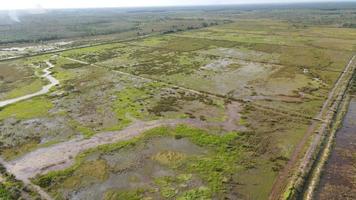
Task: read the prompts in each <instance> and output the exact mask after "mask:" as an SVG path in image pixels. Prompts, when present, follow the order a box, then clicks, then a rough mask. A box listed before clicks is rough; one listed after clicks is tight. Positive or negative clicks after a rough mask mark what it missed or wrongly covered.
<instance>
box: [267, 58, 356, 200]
mask: <svg viewBox="0 0 356 200" xmlns="http://www.w3.org/2000/svg"><path fill="white" fill-rule="evenodd" d="M355 57H356V55H354V56H353V57H352V58H351V59H350V61H349V63H348V65H347V66H346V67H345V70H344V72H342V74H341V75H340V77H339V79H338V80H337V81H336V83H335V85H334V87H333V89H332V90H331V92H330V93H329V96H328V99H327V100H326V101H325V102H324V105H323V108H322V109H321V110H320V112H319V114H318V117H317V118H319V119H322V118H323V120H322V123H321V124H316V122H313V124H312V125H311V126H310V127H309V129H308V131H307V133H306V134H305V136H304V138H303V140H302V141H301V143H300V144H299V145H298V147H297V148H296V150H295V152H294V153H293V154H294V155H293V156H292V159H291V160H290V161H289V163H288V164H287V165H286V167H285V168H284V169H283V170H282V172H281V173H280V174H279V176H278V178H277V179H276V181H275V183H274V186H273V188H272V191H271V193H270V196H269V199H272V200H275V199H287V200H294V199H298V198H300V197H301V196H302V195H303V189H304V187H305V184H306V180H307V179H308V177H309V175H310V174H311V172H312V169H313V166H314V163H315V161H316V159H317V157H318V155H319V154H320V152H321V151H322V145H323V142H324V141H325V138H326V137H327V136H328V135H329V134H330V130H331V129H332V125H333V121H334V120H335V118H336V116H337V113H338V110H339V109H340V105H341V104H342V102H343V100H344V98H345V96H346V92H347V89H348V86H349V84H350V82H351V80H352V75H353V73H354V71H355V68H356V64H355V63H354V60H355ZM316 128H317V129H316ZM314 132H315V135H314V136H313V137H312V139H311V142H310V145H309V146H308V149H307V150H306V151H305V154H304V156H303V157H302V158H301V159H298V158H299V157H300V156H301V155H300V153H301V152H304V151H303V148H305V145H306V143H307V141H308V139H309V138H310V136H312V133H314ZM297 163H299V164H297ZM295 165H297V166H298V167H297V168H294V167H295ZM293 169H295V171H294V172H293V173H292V176H290V174H291V172H292V170H293ZM288 179H289V181H288Z"/></svg>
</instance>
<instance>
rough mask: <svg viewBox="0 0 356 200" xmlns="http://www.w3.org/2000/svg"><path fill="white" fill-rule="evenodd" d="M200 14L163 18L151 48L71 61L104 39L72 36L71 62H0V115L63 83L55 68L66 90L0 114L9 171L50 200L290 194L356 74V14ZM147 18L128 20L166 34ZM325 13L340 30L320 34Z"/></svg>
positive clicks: (117, 42)
mask: <svg viewBox="0 0 356 200" xmlns="http://www.w3.org/2000/svg"><path fill="white" fill-rule="evenodd" d="M194 9H197V8H194ZM194 9H193V8H192V10H188V11H187V10H184V11H182V10H173V11H170V12H169V13H168V14H167V13H166V15H168V16H169V17H167V20H166V21H164V23H168V24H169V26H168V25H167V26H164V27H169V28H167V30H166V29H165V30H162V31H158V32H156V31H154V30H151V31H150V33H147V34H142V35H144V36H143V37H141V36H142V35H140V36H138V34H137V33H136V35H135V34H134V35H129V36H125V37H124V36H122V38H124V39H122V38H121V37H118V36H117V35H115V34H116V33H115V34H113V35H112V34H109V35H106V36H105V38H100V39H98V40H100V43H102V44H97V45H93V46H85V47H81V48H75V47H76V46H75V44H78V45H79V43H81V44H83V43H84V44H88V43H86V42H83V41H85V40H87V41H91V42H90V44H94V42H93V40H92V39H88V38H92V37H102V35H101V34H98V35H100V36H96V35H91V36H90V35H85V34H84V35H81V36H85V39H78V38H75V37H76V36H77V35H76V34H77V32H76V31H74V32H70V33H71V34H73V35H71V36H68V37H69V39H70V40H73V41H74V44H72V45H73V46H71V47H70V48H68V49H67V50H66V48H64V49H63V51H60V52H53V53H48V54H43V55H36V56H29V57H23V58H19V59H14V60H7V61H2V62H0V83H1V85H0V105H1V102H5V101H9V100H11V99H16V98H19V97H23V96H26V95H31V94H34V93H36V92H38V91H40V90H41V89H42V88H43V87H44V86H46V85H47V86H48V85H49V84H51V83H53V82H52V81H49V80H48V78H46V77H44V74H43V73H44V72H46V70H45V69H47V72H49V73H50V76H51V77H53V78H54V79H55V80H58V83H57V82H56V84H54V85H53V87H51V88H50V89H49V90H48V91H46V92H45V93H44V94H43V95H40V96H34V97H33V98H29V99H27V100H23V101H20V102H16V103H12V104H9V105H6V106H3V107H1V108H0V141H1V142H0V155H1V158H2V161H1V164H2V165H4V167H5V168H6V169H7V171H8V172H9V173H12V174H14V175H15V176H16V178H17V179H19V180H21V181H23V182H24V183H26V184H28V185H30V186H32V187H33V186H35V190H37V191H38V192H39V193H40V194H42V196H43V197H44V198H53V199H180V200H183V199H184V200H188V199H268V198H269V197H271V195H272V197H275V196H273V195H276V196H277V197H278V196H280V195H282V193H283V190H284V189H285V188H286V184H287V183H288V181H289V179H290V178H291V176H292V174H293V170H295V168H296V166H297V165H298V164H299V161H300V158H302V156H303V155H304V153H305V152H306V151H307V147H308V145H309V144H310V141H312V139H313V138H314V137H315V135H316V134H313V133H314V132H315V131H317V128H319V127H320V126H322V125H323V120H325V115H326V114H325V113H328V112H329V110H328V109H329V108H330V107H331V106H330V105H331V103H332V102H334V100H335V98H336V97H335V96H337V94H339V93H338V92H339V91H341V89H340V87H341V86H343V85H344V84H345V81H346V79H344V78H343V77H344V76H345V75H342V74H346V73H347V74H349V73H351V71H350V70H351V69H353V67H354V65H355V64H356V62H355V60H351V59H352V58H353V56H354V55H355V51H356V29H354V28H351V27H347V26H346V25H347V23H349V19H352V17H354V14H352V12H350V10H349V9H347V8H338V9H336V10H331V11H330V10H324V9H317V8H313V9H314V11H315V12H311V11H308V10H305V9H304V8H299V9H297V10H296V11H294V12H292V15H291V16H289V15H288V16H286V15H285V13H284V12H286V10H284V9H281V10H280V11H278V12H277V11H275V10H268V9H267V10H264V8H260V9H257V10H252V11H251V10H249V9H247V8H246V9H245V10H244V9H237V8H236V9H233V8H231V9H227V8H225V9H223V10H220V11H214V9H212V8H209V9H207V10H206V11H205V12H204V13H205V15H204V19H199V18H198V17H197V16H199V13H201V12H202V11H201V10H195V11H194ZM216 9H222V8H220V7H218V8H216ZM286 9H287V8H286ZM111 12H112V13H114V14H112V16H111V17H113V16H117V15H118V14H117V13H116V12H114V11H111ZM117 12H118V11H117ZM150 12H153V11H150ZM150 12H148V11H147V13H145V14H143V13H140V14H139V15H138V16H136V15H134V14H125V15H123V16H126V17H127V16H136V17H139V16H140V17H142V16H145V15H149V16H150V17H152V16H154V17H152V18H149V17H147V19H155V20H153V21H151V23H152V24H156V23H157V21H159V20H158V19H156V17H157V16H158V14H156V13H155V12H156V11H155V12H153V13H154V14H152V15H150V14H148V13H150ZM157 12H158V11H157ZM161 12H162V11H161ZM325 12H332V13H335V14H334V15H337V16H340V15H341V14H342V16H343V18H336V17H335V18H333V17H332V18H323V17H321V20H319V21H317V22H316V21H314V20H315V18H314V17H315V16H323V14H325ZM187 13H191V15H190V16H191V18H194V19H195V20H193V21H189V20H182V19H181V17H182V16H184V15H187ZM192 13H193V14H192ZM213 13H215V14H213ZM216 13H219V14H216ZM52 14H53V13H52ZM55 14H58V13H54V14H53V15H55ZM120 16H121V15H120ZM172 16H176V18H172ZM292 16H293V17H292ZM296 16H304V17H305V18H303V17H300V18H298V17H296ZM332 16H333V15H332ZM130 19H131V18H130ZM133 19H135V20H133ZM140 19H141V18H140ZM296 19H299V20H296ZM48 20H50V18H49V19H48ZM88 20H89V19H88ZM90 20H91V19H90ZM107 20H108V19H107ZM111 20H112V18H110V20H109V21H110V24H112V23H117V22H111ZM132 20H133V21H134V22H135V23H136V22H137V20H138V19H137V18H135V17H132ZM170 20H173V21H174V23H173V22H172V21H170ZM186 21H189V23H187V22H186ZM204 22H206V23H207V24H205V23H204ZM208 22H209V23H208ZM98 23H99V22H98ZM105 23H109V22H105ZM125 23H127V24H125ZM125 23H124V24H120V26H121V25H122V26H131V24H130V23H132V21H130V23H129V22H126V21H125ZM145 23H148V22H145ZM145 23H142V24H141V25H140V26H143V27H146V25H147V24H146V25H145ZM162 23H163V22H162ZM175 23H179V24H184V25H180V26H182V27H186V28H182V29H181V30H176V29H173V31H172V26H174V27H176V25H175ZM191 23H195V24H196V25H197V26H194V28H189V29H188V28H187V27H191V26H193V25H192V24H191ZM198 24H199V26H198ZM17 26H18V27H19V28H21V25H20V24H19V25H17ZM83 26H84V25H83ZM118 26H119V25H118ZM147 26H148V27H151V25H147ZM152 26H153V25H152ZM63 27H64V28H66V27H67V26H63ZM63 27H62V28H63ZM112 27H116V25H115V24H112ZM135 27H136V26H135ZM136 28H137V27H136ZM142 29H144V28H142ZM155 29H156V28H155ZM0 31H1V30H0ZM135 31H136V29H135ZM152 32H154V33H152ZM23 37H28V36H23ZM115 38H116V39H115ZM128 38H130V39H129V40H128ZM78 41H80V42H78ZM103 41H107V42H103ZM75 42H78V43H75ZM7 45H8V44H7ZM72 47H74V48H72ZM18 55H21V56H23V55H22V54H18ZM18 55H17V56H18ZM350 60H351V61H350ZM52 64H53V66H54V67H53V68H48V67H49V66H51V65H52ZM343 72H345V73H343ZM1 180H2V178H1V176H0V181H1ZM1 182H3V183H1V184H0V195H2V188H4V187H8V186H9V183H8V184H7V182H6V181H1ZM3 193H4V196H5V195H8V196H11V195H14V194H13V193H9V194H7V193H6V192H3ZM23 193H25V192H23ZM23 195H24V194H23ZM27 195H29V196H31V195H32V196H34V195H33V194H27ZM0 197H1V196H0ZM12 197H13V196H12ZM9 199H11V198H10V197H9ZM15 199H16V198H15Z"/></svg>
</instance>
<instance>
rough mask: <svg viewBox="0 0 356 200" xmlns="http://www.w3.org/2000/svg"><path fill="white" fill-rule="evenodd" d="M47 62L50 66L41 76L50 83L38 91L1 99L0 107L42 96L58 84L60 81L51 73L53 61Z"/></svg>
mask: <svg viewBox="0 0 356 200" xmlns="http://www.w3.org/2000/svg"><path fill="white" fill-rule="evenodd" d="M46 64H47V65H48V67H47V68H45V69H44V70H43V73H44V75H42V76H41V77H44V78H46V79H47V80H48V81H49V82H50V84H48V85H45V86H43V87H42V89H41V90H40V91H38V92H35V93H32V94H28V95H24V96H21V97H17V98H13V99H8V100H4V101H0V108H1V107H4V106H7V105H10V104H14V103H17V102H19V101H23V100H26V99H31V98H33V97H36V96H40V95H44V94H46V93H48V92H49V90H50V89H51V88H52V87H54V86H56V85H58V84H59V81H58V80H57V79H56V78H54V77H53V76H52V75H51V71H50V69H51V68H53V67H54V65H52V63H50V62H48V61H47V62H46Z"/></svg>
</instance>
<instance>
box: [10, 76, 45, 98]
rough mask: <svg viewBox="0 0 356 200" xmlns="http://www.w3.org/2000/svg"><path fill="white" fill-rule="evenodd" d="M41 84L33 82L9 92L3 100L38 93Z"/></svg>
mask: <svg viewBox="0 0 356 200" xmlns="http://www.w3.org/2000/svg"><path fill="white" fill-rule="evenodd" d="M42 86H43V83H42V81H41V80H35V81H34V82H32V83H31V84H29V85H24V86H23V87H20V88H16V89H14V90H11V91H10V92H8V93H7V94H6V97H5V99H12V98H16V97H20V96H24V95H26V94H32V93H35V92H38V91H40V90H41V89H42Z"/></svg>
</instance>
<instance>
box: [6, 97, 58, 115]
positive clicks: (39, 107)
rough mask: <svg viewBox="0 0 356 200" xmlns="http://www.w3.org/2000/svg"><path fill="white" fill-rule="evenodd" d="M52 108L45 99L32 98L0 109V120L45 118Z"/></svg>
mask: <svg viewBox="0 0 356 200" xmlns="http://www.w3.org/2000/svg"><path fill="white" fill-rule="evenodd" d="M52 107H53V105H52V103H51V102H50V101H49V100H48V99H47V98H45V97H38V98H33V99H30V100H26V101H22V102H19V103H16V104H12V105H9V106H6V107H5V108H2V109H0V120H3V119H6V118H10V117H14V118H16V119H31V118H36V117H45V116H48V111H49V110H50V109H51V108H52Z"/></svg>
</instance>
